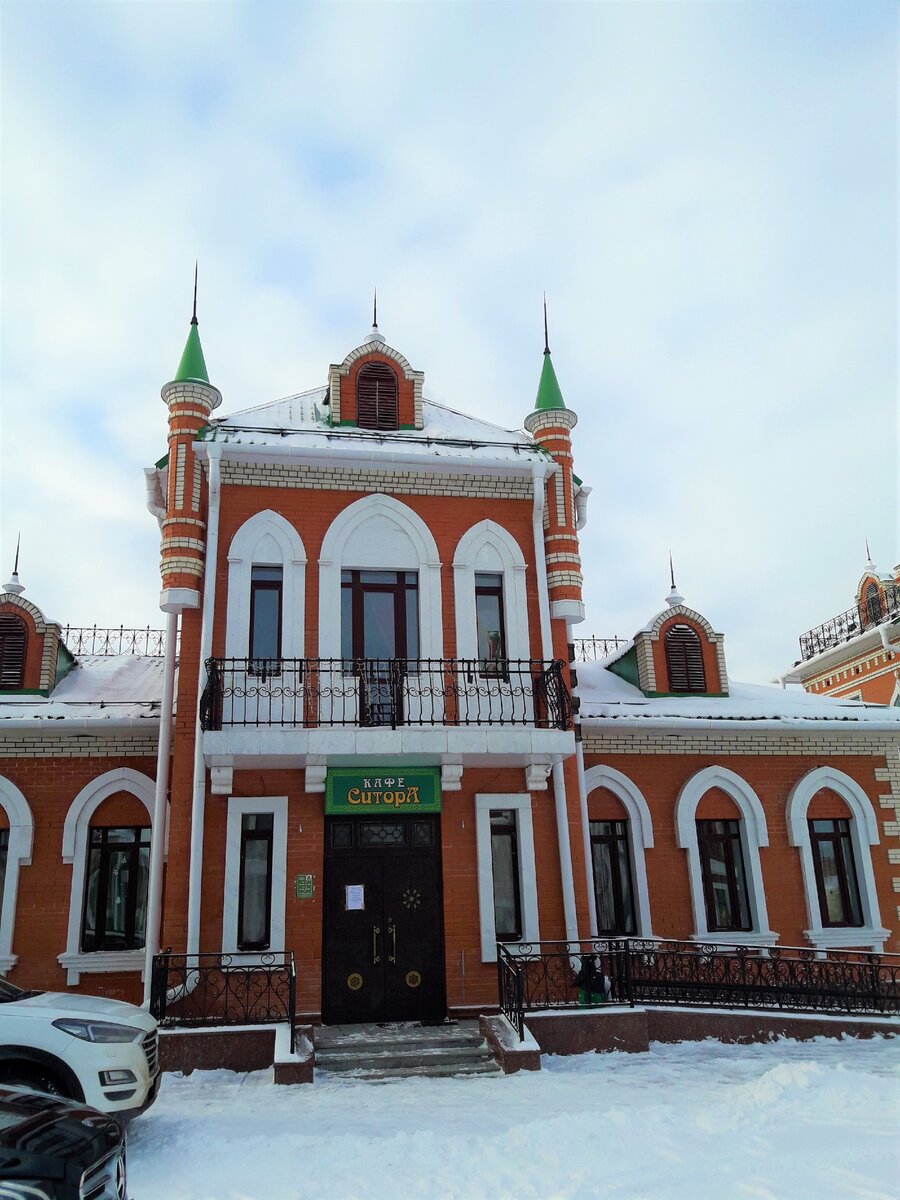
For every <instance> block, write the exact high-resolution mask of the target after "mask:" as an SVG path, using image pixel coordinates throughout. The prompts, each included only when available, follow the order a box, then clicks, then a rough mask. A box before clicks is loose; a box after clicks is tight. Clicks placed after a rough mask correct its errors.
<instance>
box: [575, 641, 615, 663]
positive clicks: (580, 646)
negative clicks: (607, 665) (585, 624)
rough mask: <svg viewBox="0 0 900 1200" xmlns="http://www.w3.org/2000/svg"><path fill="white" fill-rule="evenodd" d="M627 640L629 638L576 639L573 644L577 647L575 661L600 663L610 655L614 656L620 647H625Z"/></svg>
mask: <svg viewBox="0 0 900 1200" xmlns="http://www.w3.org/2000/svg"><path fill="white" fill-rule="evenodd" d="M627 640H628V639H627V638H620V637H609V638H598V637H590V638H575V641H574V643H573V645H574V647H575V661H576V662H599V661H600V659H601V658H606V656H607V655H608V654H612V653H613V652H614V651H615V650H618V649H619V647H620V646H624V645H625V643H626V642H627Z"/></svg>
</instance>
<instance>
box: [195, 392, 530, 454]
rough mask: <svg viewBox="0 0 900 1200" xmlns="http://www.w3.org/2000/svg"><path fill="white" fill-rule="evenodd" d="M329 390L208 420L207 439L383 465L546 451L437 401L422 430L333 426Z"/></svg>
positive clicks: (427, 404)
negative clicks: (416, 459) (361, 458)
mask: <svg viewBox="0 0 900 1200" xmlns="http://www.w3.org/2000/svg"><path fill="white" fill-rule="evenodd" d="M327 391H328V389H327V388H326V387H319V388H313V389H312V390H311V391H307V392H299V393H298V394H297V395H294V396H285V397H283V398H282V399H280V400H273V401H271V402H269V403H267V404H260V405H257V406H256V407H255V408H247V409H243V410H242V411H241V412H237V413H233V414H232V415H231V416H228V417H222V418H220V419H219V420H216V421H212V422H210V428H209V430H208V431H207V433H206V437H205V440H206V441H215V442H219V443H223V444H225V445H229V446H241V447H248V448H249V447H253V446H255V447H258V448H259V449H260V451H261V452H263V453H265V454H271V453H273V452H274V453H285V452H287V453H297V452H298V451H305V450H312V451H324V452H325V453H326V454H330V455H331V456H334V457H338V456H340V454H341V453H342V452H343V451H346V450H348V449H349V450H350V451H351V452H352V453H354V454H357V455H359V454H364V455H366V456H367V457H369V458H371V459H373V460H375V461H377V460H378V459H380V458H383V459H384V461H385V464H386V465H387V464H388V463H393V462H396V461H397V458H398V456H399V455H402V456H403V457H404V458H405V457H407V456H412V457H421V458H427V459H431V460H433V459H435V458H449V459H466V460H468V461H469V462H473V463H475V464H477V463H478V462H479V460H481V461H483V462H484V463H485V464H488V463H490V464H491V465H494V464H496V463H497V460H499V461H500V462H501V463H508V464H510V465H514V464H515V463H517V462H518V463H520V464H521V465H522V467H523V468H528V467H529V465H530V463H531V462H532V461H534V460H535V459H542V458H545V457H546V456H545V455H544V452H543V451H542V450H541V449H540V448H539V447H538V446H537V445H536V444H535V442H534V441H533V440H532V438H531V437H530V436H529V435H528V434H527V433H524V432H523V431H522V430H518V429H504V428H503V427H502V426H500V425H494V424H492V422H490V421H483V420H481V419H480V418H478V417H470V416H466V415H465V414H464V413H460V412H457V411H456V410H455V409H452V408H447V407H446V405H443V404H438V403H436V402H435V401H433V400H428V399H423V401H422V418H423V428H422V429H404V430H396V431H389V432H382V431H378V430H372V429H357V428H356V427H354V426H348V425H344V426H332V425H329V424H328V421H327V409H323V407H322V405H323V401H324V400H325V396H326V393H327Z"/></svg>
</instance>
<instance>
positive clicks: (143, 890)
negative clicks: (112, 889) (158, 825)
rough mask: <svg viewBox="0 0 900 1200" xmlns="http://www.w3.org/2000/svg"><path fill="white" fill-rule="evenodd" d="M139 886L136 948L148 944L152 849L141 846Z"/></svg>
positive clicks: (135, 933)
mask: <svg viewBox="0 0 900 1200" xmlns="http://www.w3.org/2000/svg"><path fill="white" fill-rule="evenodd" d="M137 872H138V884H137V896H136V898H135V901H136V902H135V909H134V946H135V947H136V948H137V947H141V946H146V944H147V891H148V885H149V882H150V848H149V847H148V846H141V848H140V850H139V851H138V867H137Z"/></svg>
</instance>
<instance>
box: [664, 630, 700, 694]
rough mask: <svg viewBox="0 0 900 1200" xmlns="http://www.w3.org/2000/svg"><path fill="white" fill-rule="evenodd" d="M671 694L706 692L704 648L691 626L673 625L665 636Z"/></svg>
mask: <svg viewBox="0 0 900 1200" xmlns="http://www.w3.org/2000/svg"><path fill="white" fill-rule="evenodd" d="M665 646H666V667H667V669H668V672H669V691H670V692H705V691H706V671H705V669H704V667H703V648H702V646H701V645H700V638H699V636H698V634H697V631H696V630H695V629H692V628H691V627H690V625H671V626H670V627H669V628H668V629H667V630H666V634H665Z"/></svg>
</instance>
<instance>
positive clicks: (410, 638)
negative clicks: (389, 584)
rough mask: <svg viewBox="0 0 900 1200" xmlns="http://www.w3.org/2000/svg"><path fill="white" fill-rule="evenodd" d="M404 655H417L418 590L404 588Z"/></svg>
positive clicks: (408, 656) (416, 656)
mask: <svg viewBox="0 0 900 1200" xmlns="http://www.w3.org/2000/svg"><path fill="white" fill-rule="evenodd" d="M406 657H407V658H418V657H419V591H418V588H407V589H406Z"/></svg>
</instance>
